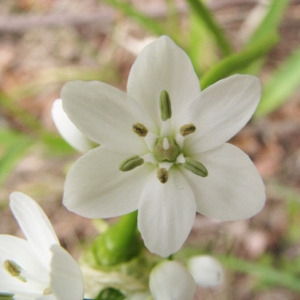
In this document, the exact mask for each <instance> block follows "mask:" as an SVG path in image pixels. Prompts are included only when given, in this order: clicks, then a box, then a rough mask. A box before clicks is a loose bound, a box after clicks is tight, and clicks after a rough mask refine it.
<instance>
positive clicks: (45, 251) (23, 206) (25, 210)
mask: <svg viewBox="0 0 300 300" xmlns="http://www.w3.org/2000/svg"><path fill="white" fill-rule="evenodd" d="M10 208H11V210H12V212H13V214H14V216H15V218H16V219H17V221H18V223H19V225H20V227H21V229H22V231H23V233H24V235H25V236H26V239H27V240H28V242H29V243H31V245H32V247H33V248H34V249H35V251H36V254H37V255H41V256H42V257H43V259H46V260H47V259H49V258H50V256H51V255H50V253H49V249H50V246H51V245H53V244H59V241H58V239H57V236H56V234H55V232H54V230H53V227H52V225H51V223H50V221H49V219H48V218H47V216H46V215H45V213H44V211H43V210H42V208H41V207H40V206H39V205H38V204H37V203H36V202H35V201H34V200H33V199H31V198H30V197H28V196H27V195H25V194H23V193H20V192H13V193H12V194H11V195H10Z"/></svg>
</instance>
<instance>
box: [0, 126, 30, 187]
mask: <svg viewBox="0 0 300 300" xmlns="http://www.w3.org/2000/svg"><path fill="white" fill-rule="evenodd" d="M31 144H32V140H31V139H30V138H28V137H27V136H24V135H21V134H18V133H16V132H13V131H10V130H1V131H0V145H1V148H2V149H1V150H2V151H1V152H2V153H3V154H2V156H1V157H0V185H1V184H3V183H4V182H5V180H6V179H7V178H8V176H9V175H10V173H11V171H12V170H13V168H14V167H15V166H16V164H17V162H18V161H19V160H20V159H21V158H22V157H23V155H24V154H25V152H26V151H27V150H28V148H29V147H30V145H31Z"/></svg>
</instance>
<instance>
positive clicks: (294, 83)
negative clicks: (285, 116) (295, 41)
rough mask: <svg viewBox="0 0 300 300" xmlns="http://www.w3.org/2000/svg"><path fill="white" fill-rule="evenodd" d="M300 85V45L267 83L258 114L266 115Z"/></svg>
mask: <svg viewBox="0 0 300 300" xmlns="http://www.w3.org/2000/svg"><path fill="white" fill-rule="evenodd" d="M299 86H300V47H299V48H298V49H297V50H296V51H295V52H294V53H293V54H292V55H291V56H289V57H288V58H287V59H286V60H285V61H284V62H283V64H282V65H281V66H280V67H279V68H278V70H277V71H276V72H275V74H273V76H272V78H271V79H270V80H269V82H267V83H266V84H265V87H264V90H263V94H262V100H261V102H260V104H259V106H258V108H257V111H256V116H259V117H261V116H264V115H266V114H268V113H270V112H272V111H274V110H275V109H276V108H278V107H279V106H280V105H282V104H283V103H284V102H285V101H286V100H287V99H288V98H289V96H291V95H292V93H293V92H294V91H295V90H296V89H297V88H298V87H299Z"/></svg>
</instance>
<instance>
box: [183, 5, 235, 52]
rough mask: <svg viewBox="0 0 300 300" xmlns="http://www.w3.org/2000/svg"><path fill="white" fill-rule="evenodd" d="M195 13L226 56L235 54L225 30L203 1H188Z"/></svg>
mask: <svg viewBox="0 0 300 300" xmlns="http://www.w3.org/2000/svg"><path fill="white" fill-rule="evenodd" d="M188 2H189V4H190V6H191V8H192V9H193V11H194V13H195V14H196V15H198V17H199V18H200V19H201V21H203V22H204V23H205V24H206V26H207V28H208V29H209V30H210V31H211V33H212V34H213V36H214V38H215V40H216V42H217V44H218V45H219V47H220V49H221V51H222V53H223V55H224V56H227V55H229V54H231V53H232V52H233V50H232V46H231V44H230V43H229V41H228V39H227V38H226V36H225V34H224V32H223V30H222V29H221V27H220V26H219V24H218V23H217V22H216V20H215V19H214V18H213V16H212V14H211V12H210V11H209V9H208V8H207V7H206V6H205V5H204V4H203V3H202V1H201V0H188Z"/></svg>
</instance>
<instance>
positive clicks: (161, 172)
mask: <svg viewBox="0 0 300 300" xmlns="http://www.w3.org/2000/svg"><path fill="white" fill-rule="evenodd" d="M157 178H158V180H159V181H160V182H161V183H166V182H167V181H168V178H169V173H168V171H167V169H165V168H159V169H158V170H157Z"/></svg>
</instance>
